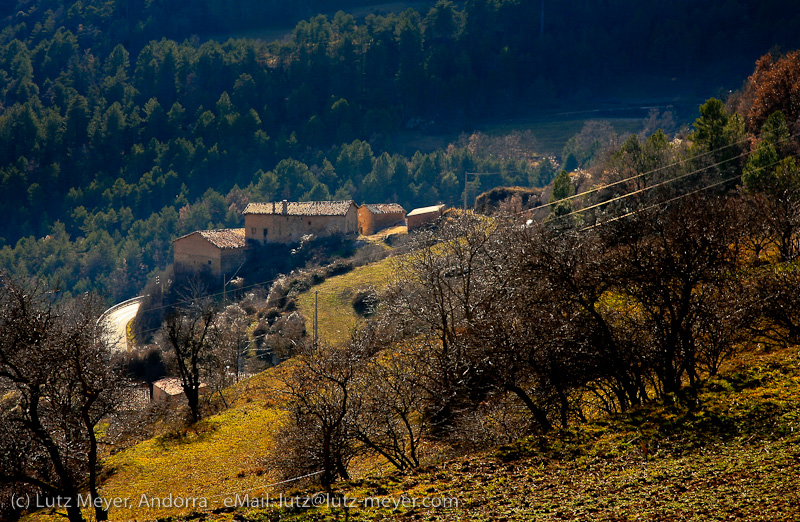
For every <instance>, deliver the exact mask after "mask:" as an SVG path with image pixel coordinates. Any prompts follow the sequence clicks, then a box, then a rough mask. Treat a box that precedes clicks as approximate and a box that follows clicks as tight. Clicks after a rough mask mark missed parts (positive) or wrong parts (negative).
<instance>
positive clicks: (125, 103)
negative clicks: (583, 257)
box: [0, 0, 800, 302]
mask: <svg viewBox="0 0 800 522" xmlns="http://www.w3.org/2000/svg"><path fill="white" fill-rule="evenodd" d="M362 3H364V2H346V3H336V2H323V1H318V2H312V1H305V2H303V1H300V2H239V3H237V6H236V9H228V8H226V6H227V5H228V4H227V3H225V2H220V1H216V0H206V1H203V2H192V3H189V2H177V3H176V2H159V1H157V2H144V1H141V0H117V1H99V0H87V1H85V2H75V3H70V2H56V1H53V0H28V1H20V2H17V4H16V5H13V4H9V3H6V4H4V5H5V7H2V8H0V9H2V11H0V17H2V20H3V28H2V32H0V89H1V91H0V139H2V142H3V143H4V144H5V146H4V147H3V149H2V150H0V189H1V190H0V209H2V211H3V215H4V219H3V221H2V223H0V238H2V241H1V242H0V244H4V245H5V246H4V247H3V250H2V251H1V252H0V263H1V264H2V266H4V267H9V268H11V269H12V270H14V271H15V272H16V273H18V274H29V275H38V276H40V277H44V278H47V279H50V280H59V281H60V282H61V284H62V286H63V287H64V288H66V289H67V290H69V291H70V292H73V293H74V292H82V291H86V290H98V291H100V292H101V293H103V295H104V296H105V297H106V298H107V299H108V301H109V302H111V301H115V300H119V299H122V298H126V297H130V296H131V295H134V294H135V293H136V292H138V291H139V290H140V289H141V288H142V287H143V285H144V283H145V281H146V280H147V277H148V275H150V274H152V273H153V271H154V270H159V269H163V267H165V266H166V264H167V263H168V262H169V260H170V258H171V243H170V242H171V240H172V239H174V238H175V237H177V236H179V235H181V234H183V233H187V232H189V231H191V230H194V229H197V228H203V227H210V226H232V225H237V224H239V223H240V222H241V219H240V217H239V214H238V213H239V211H240V210H241V209H242V208H243V206H244V205H245V204H246V202H247V201H248V200H249V199H258V200H269V199H273V198H288V199H327V198H331V197H332V198H354V199H355V200H356V201H358V202H366V201H372V202H375V201H396V202H399V203H401V204H403V205H404V206H407V207H413V206H416V205H423V204H431V203H436V202H438V201H443V202H451V201H459V200H460V199H461V195H462V190H463V188H462V180H463V174H464V173H465V172H470V171H480V172H492V173H496V174H495V176H494V177H485V178H481V177H475V178H474V179H471V180H470V185H471V186H470V194H472V195H474V194H477V193H479V192H480V191H481V190H482V189H485V188H490V187H491V186H495V185H501V184H503V185H523V186H541V185H543V184H546V183H547V182H549V181H550V180H551V179H552V177H553V175H554V174H555V165H554V163H553V162H552V161H550V160H548V161H540V162H538V163H537V162H535V161H529V160H530V159H531V158H524V157H519V155H514V154H511V155H505V156H503V155H498V154H494V153H493V152H492V151H489V150H485V149H484V150H481V149H480V148H476V147H474V146H473V147H470V142H469V141H464V142H462V143H461V144H457V145H455V146H453V147H451V148H449V149H447V150H441V151H437V152H433V153H427V154H422V153H420V154H415V155H414V156H413V157H403V156H399V155H397V154H396V152H397V151H395V150H394V149H393V146H392V143H393V142H392V139H391V138H392V137H393V136H394V135H396V134H397V133H398V132H399V131H416V130H420V129H422V128H425V129H429V130H430V129H432V130H433V131H442V130H447V131H450V132H452V131H456V132H459V131H461V130H469V129H470V126H471V125H472V123H471V122H474V121H477V120H479V119H480V118H484V117H487V116H491V117H497V115H513V114H516V113H518V111H519V110H520V109H521V108H526V107H533V106H535V107H548V106H559V107H560V106H564V103H565V102H566V100H568V99H570V98H569V97H572V99H586V98H587V97H588V98H591V97H594V96H599V95H609V94H613V93H614V92H615V87H616V86H619V85H620V84H622V83H624V82H630V81H633V80H636V81H640V80H637V78H639V79H641V77H642V76H647V75H651V74H653V75H654V74H658V75H660V76H663V75H667V76H668V77H679V78H682V79H686V78H689V77H692V78H697V79H698V81H697V82H693V83H692V85H693V86H694V87H693V88H699V89H711V87H709V85H710V86H713V88H714V89H716V88H720V87H733V88H735V87H736V86H737V85H738V84H739V82H740V81H741V78H743V77H744V75H745V74H746V72H747V70H748V68H749V67H751V65H750V64H752V61H753V60H754V59H755V58H756V57H757V56H758V55H760V54H763V52H765V51H766V50H767V49H769V48H771V47H772V46H774V45H781V44H782V45H789V46H791V45H796V43H797V42H795V40H794V39H796V38H797V35H796V34H795V33H794V32H793V30H792V28H793V27H796V26H797V21H798V16H800V8H799V7H797V6H787V5H783V4H784V3H780V4H781V5H777V4H776V3H771V2H755V1H752V2H749V1H748V2H736V1H733V2H731V1H725V2H723V1H712V2H704V3H703V4H702V5H700V4H697V3H696V2H670V3H666V4H665V3H662V2H650V3H644V4H638V5H637V6H636V7H635V8H634V9H631V8H630V6H629V4H628V3H626V2H609V3H608V4H607V5H604V6H597V5H596V4H595V3H594V2H581V1H570V2H559V3H558V4H557V5H551V4H552V3H551V2H544V3H543V4H540V3H539V2H523V1H504V2H495V1H488V0H474V1H469V2H455V3H453V2H447V1H441V2H439V3H437V4H436V5H435V6H434V7H433V8H431V9H430V11H428V12H416V11H413V10H407V11H405V12H403V13H401V14H389V15H386V16H372V15H371V16H368V17H367V18H366V19H365V20H358V21H357V20H355V19H354V18H353V17H352V16H350V15H347V14H345V13H342V12H339V13H336V14H335V15H331V17H326V16H314V17H311V18H309V19H307V20H304V21H300V22H299V23H298V24H297V26H296V27H295V29H294V30H293V31H292V32H291V36H290V38H288V39H287V40H286V41H283V42H273V43H265V42H262V41H258V40H247V39H231V40H228V41H227V42H224V43H219V42H217V41H213V40H206V38H207V36H208V35H213V34H219V33H220V32H225V31H234V32H235V30H241V29H247V28H253V27H256V26H263V27H270V26H273V27H274V26H275V25H276V24H277V25H280V24H286V23H287V22H289V23H294V20H296V17H297V14H298V13H300V15H301V16H306V15H308V16H310V15H311V14H313V13H314V12H319V11H333V10H334V9H336V8H338V7H348V6H352V5H355V4H362ZM182 6H183V7H182ZM542 12H544V19H543V20H542ZM292 16H294V17H295V18H294V19H292ZM629 71H636V73H635V74H634V73H629ZM712 75H713V79H709V77H710V76H712ZM634 76H636V78H634ZM703 80H705V82H704V81H703ZM666 81H669V80H666ZM709 82H710V83H709ZM590 86H604V87H603V88H600V90H596V89H595V87H590ZM703 86H704V87H703ZM497 173H499V174H497Z"/></svg>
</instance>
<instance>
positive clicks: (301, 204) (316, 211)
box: [242, 199, 355, 216]
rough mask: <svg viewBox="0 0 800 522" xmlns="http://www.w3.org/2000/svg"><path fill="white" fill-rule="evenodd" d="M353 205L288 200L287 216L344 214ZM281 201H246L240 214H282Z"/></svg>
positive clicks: (349, 201)
mask: <svg viewBox="0 0 800 522" xmlns="http://www.w3.org/2000/svg"><path fill="white" fill-rule="evenodd" d="M353 205H355V201H353V200H352V199H350V200H347V201H288V202H287V203H286V215H287V216H344V215H345V214H347V211H348V210H350V207H351V206H353ZM283 213H284V212H283V202H282V201H278V202H274V203H272V202H270V203H248V205H247V206H246V207H245V209H244V212H242V214H283Z"/></svg>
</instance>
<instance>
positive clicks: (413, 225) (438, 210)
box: [406, 205, 444, 232]
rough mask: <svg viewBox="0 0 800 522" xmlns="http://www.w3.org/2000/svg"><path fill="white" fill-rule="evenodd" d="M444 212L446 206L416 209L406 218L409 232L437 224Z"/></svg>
mask: <svg viewBox="0 0 800 522" xmlns="http://www.w3.org/2000/svg"><path fill="white" fill-rule="evenodd" d="M443 212H444V205H434V206H432V207H423V208H415V209H414V210H412V211H411V212H409V213H408V215H407V216H406V221H407V222H408V231H409V232H411V231H412V230H415V229H418V228H420V227H422V226H424V225H428V224H431V223H436V221H438V220H439V218H440V217H442V213H443Z"/></svg>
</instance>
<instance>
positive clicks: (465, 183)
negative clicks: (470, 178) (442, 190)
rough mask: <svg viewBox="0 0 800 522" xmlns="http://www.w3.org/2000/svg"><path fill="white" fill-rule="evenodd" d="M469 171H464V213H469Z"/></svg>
mask: <svg viewBox="0 0 800 522" xmlns="http://www.w3.org/2000/svg"><path fill="white" fill-rule="evenodd" d="M468 174H469V172H467V171H464V215H465V216H466V215H467V175H468Z"/></svg>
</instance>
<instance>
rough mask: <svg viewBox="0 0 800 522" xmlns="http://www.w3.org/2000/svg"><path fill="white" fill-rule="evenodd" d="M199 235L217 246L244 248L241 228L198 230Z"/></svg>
mask: <svg viewBox="0 0 800 522" xmlns="http://www.w3.org/2000/svg"><path fill="white" fill-rule="evenodd" d="M199 232H200V235H201V236H203V237H204V238H205V239H207V240H208V242H209V243H211V244H212V245H214V246H215V247H217V248H244V245H245V239H244V229H243V228H220V229H217V230H200V231H199Z"/></svg>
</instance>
